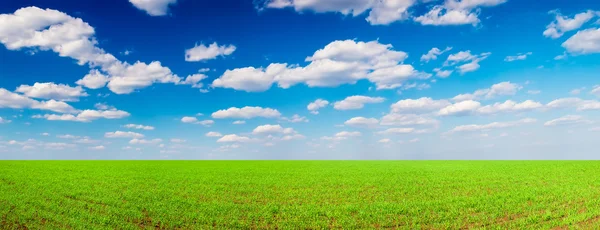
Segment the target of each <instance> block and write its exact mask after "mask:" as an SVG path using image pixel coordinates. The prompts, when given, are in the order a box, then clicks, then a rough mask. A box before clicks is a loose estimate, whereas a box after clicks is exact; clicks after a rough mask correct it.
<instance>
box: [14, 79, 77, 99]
mask: <svg viewBox="0 0 600 230" xmlns="http://www.w3.org/2000/svg"><path fill="white" fill-rule="evenodd" d="M15 92H18V93H22V94H24V95H25V96H27V97H31V98H41V99H53V100H57V101H79V98H80V97H85V96H88V94H87V93H85V91H84V90H83V88H81V86H77V87H71V86H68V85H64V84H55V83H53V82H48V83H38V82H36V83H35V84H33V86H29V85H21V86H19V87H17V89H16V90H15Z"/></svg>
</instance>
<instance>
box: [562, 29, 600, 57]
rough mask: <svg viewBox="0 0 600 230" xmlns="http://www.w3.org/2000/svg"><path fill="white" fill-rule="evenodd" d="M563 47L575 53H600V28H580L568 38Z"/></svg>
mask: <svg viewBox="0 0 600 230" xmlns="http://www.w3.org/2000/svg"><path fill="white" fill-rule="evenodd" d="M562 47H564V48H565V49H566V50H567V51H568V52H569V53H571V54H575V55H579V54H592V53H600V28H597V29H595V28H591V29H586V30H580V31H578V32H577V33H576V34H575V35H573V36H572V37H570V38H569V39H567V40H566V41H565V42H564V43H563V44H562Z"/></svg>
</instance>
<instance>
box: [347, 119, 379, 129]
mask: <svg viewBox="0 0 600 230" xmlns="http://www.w3.org/2000/svg"><path fill="white" fill-rule="evenodd" d="M378 124H379V120H377V119H376V118H366V117H353V118H350V119H349V120H347V121H346V122H344V125H347V126H354V127H364V128H374V127H376V126H377V125H378Z"/></svg>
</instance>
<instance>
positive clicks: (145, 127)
mask: <svg viewBox="0 0 600 230" xmlns="http://www.w3.org/2000/svg"><path fill="white" fill-rule="evenodd" d="M123 127H125V128H128V129H143V130H154V127H152V126H149V125H136V124H126V125H124V126H123Z"/></svg>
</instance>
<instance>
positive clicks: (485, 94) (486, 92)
mask: <svg viewBox="0 0 600 230" xmlns="http://www.w3.org/2000/svg"><path fill="white" fill-rule="evenodd" d="M522 88H523V87H522V86H520V85H518V84H516V83H511V82H510V81H505V82H500V83H497V84H494V85H492V86H491V87H490V88H486V89H478V90H476V91H475V92H473V93H470V94H469V93H467V94H459V95H457V96H455V97H454V98H452V100H454V101H457V102H460V101H466V100H478V99H492V98H496V97H498V96H512V95H515V94H517V91H519V90H521V89H522Z"/></svg>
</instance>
